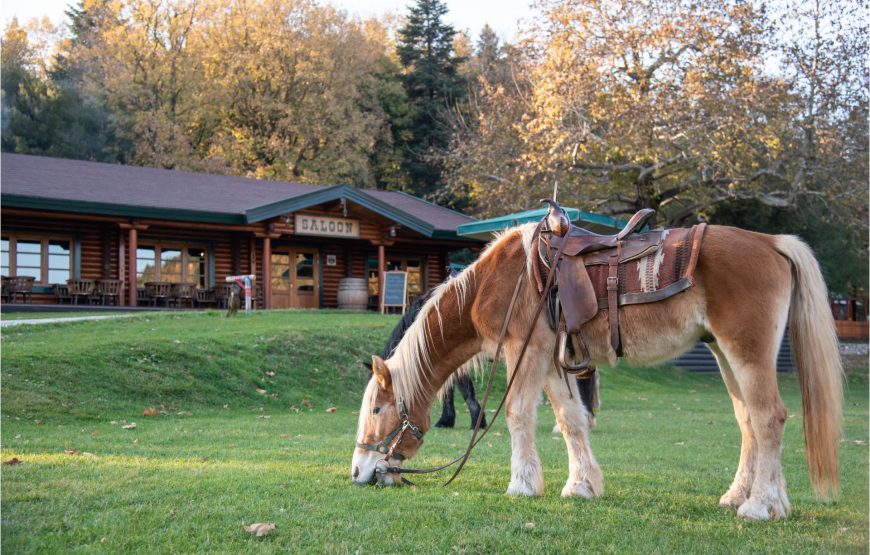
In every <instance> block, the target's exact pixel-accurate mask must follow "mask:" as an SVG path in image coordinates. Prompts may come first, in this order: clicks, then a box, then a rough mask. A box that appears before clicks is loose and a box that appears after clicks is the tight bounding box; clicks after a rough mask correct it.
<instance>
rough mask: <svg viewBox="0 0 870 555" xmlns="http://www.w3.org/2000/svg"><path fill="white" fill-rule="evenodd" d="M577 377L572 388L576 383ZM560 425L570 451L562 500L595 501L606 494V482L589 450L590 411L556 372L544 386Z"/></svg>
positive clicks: (571, 381) (549, 375) (551, 374)
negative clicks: (570, 498)
mask: <svg viewBox="0 0 870 555" xmlns="http://www.w3.org/2000/svg"><path fill="white" fill-rule="evenodd" d="M576 382H577V380H575V379H574V378H573V377H572V378H570V379H569V380H568V384H571V387H573V385H574V383H576ZM544 390H545V391H546V392H547V397H549V398H550V404H552V405H553V412H554V413H555V415H556V421H557V422H558V425H559V428H560V429H561V430H562V436H563V437H564V438H565V445H566V446H567V447H568V482H567V483H566V484H565V487H564V488H562V497H569V496H579V497H586V498H589V497H595V496H598V495H601V494H603V493H604V478H603V476H602V474H601V468H600V467H599V466H598V462H597V461H596V460H595V456H594V455H593V454H592V449H591V448H590V447H589V420H588V414H587V412H586V409H585V408H584V406H583V403H582V402H581V401H580V398H579V396H578V392H577V391H576V390H575V391H574V392H573V393H574V395H573V396H571V395H570V393H569V391H568V386H566V384H565V380H563V379H562V378H560V377H559V376H558V375H557V373H556V371H555V368H554V369H552V370H551V371H550V372H549V374H548V375H547V382H546V384H545V386H544Z"/></svg>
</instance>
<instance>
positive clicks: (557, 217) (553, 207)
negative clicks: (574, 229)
mask: <svg viewBox="0 0 870 555" xmlns="http://www.w3.org/2000/svg"><path fill="white" fill-rule="evenodd" d="M541 202H545V203H547V204H549V205H550V211H549V212H548V213H547V227H548V228H549V229H550V231H551V232H553V234H555V235H558V236H559V237H564V236H565V235H567V234H568V228H570V227H571V218H569V217H568V213H567V212H565V209H564V208H562V207H561V206H560V205H559V203H558V202H556V201H555V200H551V199H548V198H542V199H541Z"/></svg>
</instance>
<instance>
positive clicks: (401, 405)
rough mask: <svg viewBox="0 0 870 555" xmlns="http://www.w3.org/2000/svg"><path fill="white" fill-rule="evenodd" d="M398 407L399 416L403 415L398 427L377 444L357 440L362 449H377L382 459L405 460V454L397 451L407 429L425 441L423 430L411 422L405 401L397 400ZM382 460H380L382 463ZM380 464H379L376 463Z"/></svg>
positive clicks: (418, 438)
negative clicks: (382, 456)
mask: <svg viewBox="0 0 870 555" xmlns="http://www.w3.org/2000/svg"><path fill="white" fill-rule="evenodd" d="M396 408H397V409H399V416H401V417H402V422H401V423H400V424H399V425H398V426H396V428H395V429H394V430H393V431H392V432H390V433H389V434H388V435H387V437H385V438H384V440H383V441H381V442H380V443H377V444H371V443H360V442H357V444H356V446H357V447H359V448H360V449H365V450H366V451H376V452H378V453H380V454H382V455H384V458H383V459H381V461H384V462H386V461H388V460H389V459H396V460H399V461H403V460H405V455H403V454H401V453H396V452H395V451H396V447H398V446H399V444H400V443H402V434H403V433H404V432H405V430H411V435H412V436H414V437H415V438H417V440H419V441H420V442H422V441H423V432H421V431H420V428H419V427H418V426H415V425H414V424H411V420H410V418H408V410H407V409H406V408H405V402H404V401H402V400H399V401H397V402H396ZM381 461H378V463H380V462H381ZM376 466H379V465H376Z"/></svg>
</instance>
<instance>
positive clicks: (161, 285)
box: [145, 281, 172, 306]
mask: <svg viewBox="0 0 870 555" xmlns="http://www.w3.org/2000/svg"><path fill="white" fill-rule="evenodd" d="M145 296H146V297H148V302H149V303H150V304H151V306H157V303H163V306H169V302H170V300H171V299H172V284H171V283H169V282H167V281H149V282H148V283H146V284H145Z"/></svg>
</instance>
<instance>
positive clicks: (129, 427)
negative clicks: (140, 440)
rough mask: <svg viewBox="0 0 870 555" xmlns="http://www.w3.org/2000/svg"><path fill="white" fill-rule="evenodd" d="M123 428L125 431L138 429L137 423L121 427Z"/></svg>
mask: <svg viewBox="0 0 870 555" xmlns="http://www.w3.org/2000/svg"><path fill="white" fill-rule="evenodd" d="M121 428H123V429H124V430H135V429H136V423H135V422H130V423H129V424H127V425H126V426H121Z"/></svg>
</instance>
